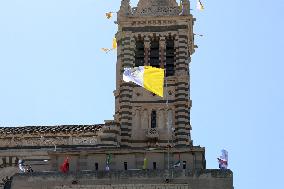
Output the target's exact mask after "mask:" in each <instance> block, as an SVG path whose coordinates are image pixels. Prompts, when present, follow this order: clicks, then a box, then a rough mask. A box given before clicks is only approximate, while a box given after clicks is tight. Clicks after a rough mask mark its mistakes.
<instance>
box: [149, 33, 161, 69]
mask: <svg viewBox="0 0 284 189" xmlns="http://www.w3.org/2000/svg"><path fill="white" fill-rule="evenodd" d="M150 66H153V67H156V68H159V67H160V61H159V38H157V37H156V36H154V37H153V38H152V40H151V48H150Z"/></svg>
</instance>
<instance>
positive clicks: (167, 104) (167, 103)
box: [165, 61, 170, 176]
mask: <svg viewBox="0 0 284 189" xmlns="http://www.w3.org/2000/svg"><path fill="white" fill-rule="evenodd" d="M165 84H166V90H165V93H166V94H165V95H166V106H167V110H168V112H167V128H168V174H169V175H170V125H169V98H168V79H167V61H165ZM169 175H168V176H169Z"/></svg>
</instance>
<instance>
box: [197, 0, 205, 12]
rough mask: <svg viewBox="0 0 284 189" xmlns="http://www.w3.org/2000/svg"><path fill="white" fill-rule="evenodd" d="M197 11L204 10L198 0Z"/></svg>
mask: <svg viewBox="0 0 284 189" xmlns="http://www.w3.org/2000/svg"><path fill="white" fill-rule="evenodd" d="M197 9H198V10H201V11H203V10H204V6H203V4H202V3H201V1H200V0H197Z"/></svg>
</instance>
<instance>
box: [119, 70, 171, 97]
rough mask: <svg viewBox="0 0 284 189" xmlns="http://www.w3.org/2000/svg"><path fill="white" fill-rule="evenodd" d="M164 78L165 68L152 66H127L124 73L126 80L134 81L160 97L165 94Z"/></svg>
mask: <svg viewBox="0 0 284 189" xmlns="http://www.w3.org/2000/svg"><path fill="white" fill-rule="evenodd" d="M164 78H165V74H164V69H161V68H155V67H152V66H139V67H134V68H125V69H124V73H123V80H124V81H125V82H130V81H132V82H134V83H136V84H137V85H139V86H141V87H144V88H145V89H147V90H148V91H151V92H152V93H155V94H156V95H158V96H160V97H163V94H164Z"/></svg>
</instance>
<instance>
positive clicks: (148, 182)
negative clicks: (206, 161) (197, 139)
mask: <svg viewBox="0 0 284 189" xmlns="http://www.w3.org/2000/svg"><path fill="white" fill-rule="evenodd" d="M35 188H36V189H65V188H66V189H67V188H68V189H69V188H74V189H91V188H93V189H97V188H100V189H107V188H120V189H122V188H123V189H128V188H135V189H136V188H139V189H142V188H145V189H146V188H151V189H152V188H153V189H154V188H156V189H161V188H163V189H166V188H173V189H174V188H179V189H182V188H184V189H187V188H188V189H233V173H232V172H231V171H230V170H203V171H196V172H190V171H188V170H184V171H181V170H180V171H177V170H175V171H170V172H168V171H165V170H155V171H154V170H147V171H145V170H141V171H135V170H133V171H130V170H129V171H111V172H105V171H101V172H78V173H76V174H61V173H55V172H53V173H33V174H17V175H15V176H14V177H13V182H12V189H35Z"/></svg>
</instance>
